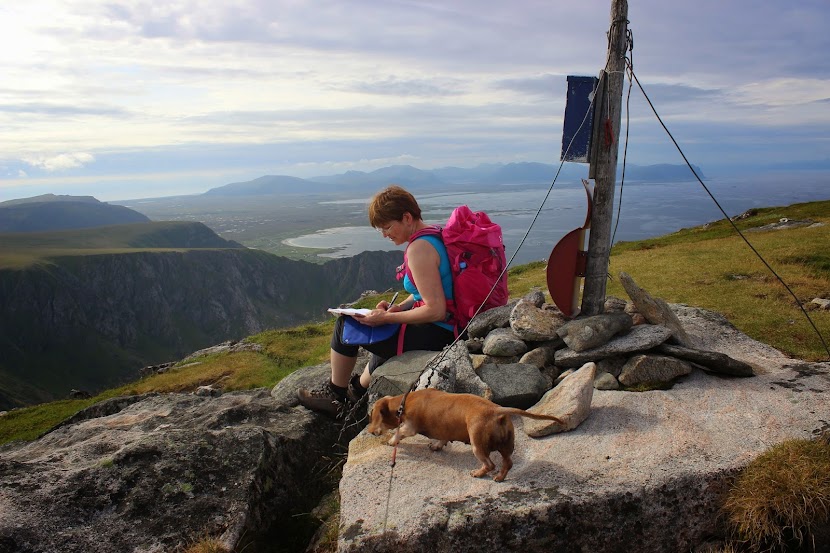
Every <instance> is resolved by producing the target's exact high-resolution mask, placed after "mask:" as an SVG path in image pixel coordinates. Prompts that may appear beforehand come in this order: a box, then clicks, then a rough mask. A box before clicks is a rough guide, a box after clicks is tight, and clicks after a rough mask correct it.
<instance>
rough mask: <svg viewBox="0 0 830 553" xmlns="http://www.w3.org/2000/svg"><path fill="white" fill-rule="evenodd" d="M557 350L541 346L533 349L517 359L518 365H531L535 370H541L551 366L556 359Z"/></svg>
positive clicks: (553, 347) (546, 345)
mask: <svg viewBox="0 0 830 553" xmlns="http://www.w3.org/2000/svg"><path fill="white" fill-rule="evenodd" d="M557 349H558V348H557V347H556V346H555V345H551V344H545V345H541V346H539V347H536V348H533V349H532V350H530V351H529V352H527V353H525V354H524V355H522V357H521V358H520V359H519V363H524V364H526V365H533V366H534V367H536V368H537V369H543V368H545V367H548V366H550V365H553V363H554V361H555V359H556V350H557Z"/></svg>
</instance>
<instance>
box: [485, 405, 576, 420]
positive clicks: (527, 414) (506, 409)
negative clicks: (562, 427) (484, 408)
mask: <svg viewBox="0 0 830 553" xmlns="http://www.w3.org/2000/svg"><path fill="white" fill-rule="evenodd" d="M497 412H498V413H503V414H505V415H521V416H522V417H528V418H531V419H538V420H546V421H556V422H558V423H559V424H565V422H564V421H563V420H562V419H560V418H559V417H554V416H553V415H543V414H541V413H531V412H530V411H525V410H524V409H517V408H515V407H499V409H498V411H497Z"/></svg>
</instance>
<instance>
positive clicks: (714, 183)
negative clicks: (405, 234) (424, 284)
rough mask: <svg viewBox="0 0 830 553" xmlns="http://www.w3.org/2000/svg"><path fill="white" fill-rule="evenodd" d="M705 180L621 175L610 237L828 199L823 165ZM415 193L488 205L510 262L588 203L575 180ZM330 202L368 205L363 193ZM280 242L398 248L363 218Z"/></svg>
mask: <svg viewBox="0 0 830 553" xmlns="http://www.w3.org/2000/svg"><path fill="white" fill-rule="evenodd" d="M704 183H705V184H706V187H707V188H708V190H709V192H708V193H707V191H706V190H705V189H704V187H703V186H701V184H700V183H699V182H697V181H693V182H673V183H648V184H642V183H624V184H623V186H622V188H620V186H619V184H618V185H617V187H616V189H615V191H614V209H613V221H612V227H611V228H612V231H613V230H614V229H615V228H616V233H615V235H614V243H616V242H620V241H631V240H642V239H645V238H651V237H655V236H661V235H664V234H669V233H672V232H675V231H677V230H680V229H682V228H688V227H693V226H698V225H702V224H704V223H707V222H711V221H716V220H719V219H723V218H724V213H723V212H725V213H726V215H727V216H729V217H732V216H735V215H738V214H740V213H743V212H744V211H746V210H748V209H750V208H753V207H771V206H786V205H790V204H793V203H799V202H809V201H816V200H827V199H830V176H828V174H827V173H799V174H798V175H797V176H794V175H793V174H782V173H779V174H766V175H758V176H753V177H733V178H721V179H712V180H711V181H706V180H704ZM709 193H711V196H713V197H714V199H713V198H712V197H710V195H709ZM417 199H418V203H419V205H420V206H421V209H422V211H423V218H424V220H425V221H426V222H428V223H443V222H445V221H446V220H447V217H448V216H449V214H450V212H451V211H452V210H453V209H454V208H455V207H457V206H458V205H462V204H466V205H468V206H469V207H470V209H472V210H473V211H485V212H487V214H488V215H489V216H490V218H491V219H492V220H493V221H494V222H496V223H498V224H499V225H501V227H502V232H503V234H504V244H505V249H506V253H507V257H508V259H511V258H513V262H512V264H511V265H521V264H524V263H528V262H531V261H537V260H546V259H547V258H548V256H549V255H550V252H551V250H552V249H553V247H554V245H556V243H557V242H558V241H559V240H560V239H561V238H562V237H563V236H564V235H565V234H567V233H568V232H570V231H572V230H573V229H575V228H579V227H581V226H582V225H584V223H585V218H586V212H587V205H588V202H587V197H586V193H585V190H584V189H582V188H581V187H575V186H574V185H573V184H572V183H569V184H568V185H567V186H554V187H553V188H552V189H551V188H550V187H548V186H545V187H528V186H511V185H502V186H499V187H489V188H488V189H486V190H483V191H481V192H464V193H452V192H445V193H438V194H423V195H418V198H417ZM716 202H717V203H716ZM335 203H342V204H364V205H365V204H367V203H368V199H367V198H354V199H351V200H339V201H338V202H335ZM718 204H719V205H720V207H718ZM344 207H345V206H344ZM721 208H722V209H723V212H722V211H721ZM285 242H286V243H288V244H290V245H292V246H295V247H305V248H328V249H333V250H334V251H333V252H329V253H324V254H321V255H322V256H324V257H350V256H353V255H357V254H358V253H360V252H362V251H367V250H394V249H402V246H400V247H398V246H395V245H394V244H393V243H392V242H391V241H390V240H389V239H386V238H383V237H382V236H381V235H380V234H379V233H378V232H377V231H375V230H374V229H372V228H370V227H368V226H365V227H338V228H329V229H323V230H321V231H318V232H316V233H313V234H307V235H303V236H299V237H296V238H290V239H288V240H286V241H285ZM586 244H587V240H586Z"/></svg>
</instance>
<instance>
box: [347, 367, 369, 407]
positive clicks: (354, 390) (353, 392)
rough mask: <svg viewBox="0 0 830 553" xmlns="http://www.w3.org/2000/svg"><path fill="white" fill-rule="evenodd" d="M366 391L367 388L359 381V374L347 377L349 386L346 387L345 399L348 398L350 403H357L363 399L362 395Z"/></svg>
mask: <svg viewBox="0 0 830 553" xmlns="http://www.w3.org/2000/svg"><path fill="white" fill-rule="evenodd" d="M367 391H368V390H367V389H366V388H364V387H363V385H362V384H361V383H360V375H359V374H355V375H352V378H351V379H349V387H348V388H346V399H348V400H349V401H350V402H351V403H357V402H359V401H360V400H361V399H363V396H365V395H366V392H367Z"/></svg>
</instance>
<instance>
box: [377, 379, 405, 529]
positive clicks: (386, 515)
mask: <svg viewBox="0 0 830 553" xmlns="http://www.w3.org/2000/svg"><path fill="white" fill-rule="evenodd" d="M411 391H412V389H411V388H410V389H409V390H407V391H406V393H405V394H404V395H403V397H402V398H401V404H400V405H399V406H398V411H397V412H396V413H395V416H396V417H397V418H398V428H397V429H395V433H397V432H398V431H399V430H400V429H401V425H402V424H403V412H404V408H405V406H406V397H407V396H408V395H409V392H411ZM397 458H398V444H395V445H394V446H392V459H391V460H390V461H389V467H390V469H389V486H388V487H387V491H386V512H385V513H384V515H383V533H384V534H386V523H387V522H388V520H389V500H390V499H391V498H392V479H393V478H394V476H395V464H397Z"/></svg>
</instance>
